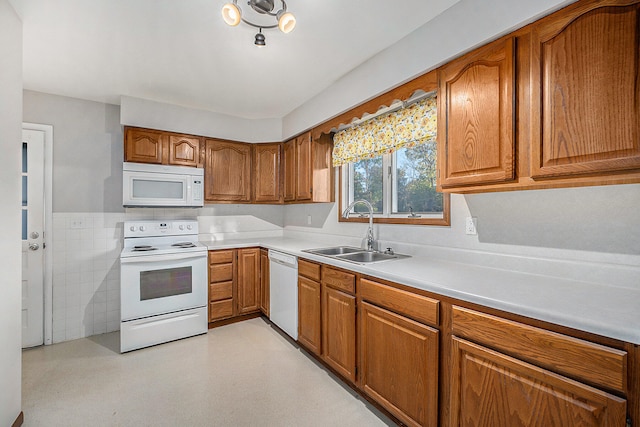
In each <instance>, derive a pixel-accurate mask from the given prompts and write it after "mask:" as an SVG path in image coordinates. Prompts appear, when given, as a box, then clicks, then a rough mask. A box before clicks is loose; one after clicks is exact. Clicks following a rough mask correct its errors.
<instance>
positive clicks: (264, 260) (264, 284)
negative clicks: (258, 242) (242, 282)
mask: <svg viewBox="0 0 640 427" xmlns="http://www.w3.org/2000/svg"><path fill="white" fill-rule="evenodd" d="M269 283H270V282H269V251H267V250H266V249H260V311H261V312H262V314H264V315H265V316H267V317H269V307H270V306H271V304H270V292H271V288H270V286H269Z"/></svg>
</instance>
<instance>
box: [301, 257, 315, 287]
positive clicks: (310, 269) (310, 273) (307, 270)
mask: <svg viewBox="0 0 640 427" xmlns="http://www.w3.org/2000/svg"><path fill="white" fill-rule="evenodd" d="M298 274H299V275H300V276H304V277H307V278H309V279H311V280H315V281H316V282H319V281H320V264H316V263H314V262H309V261H305V260H303V259H300V258H298Z"/></svg>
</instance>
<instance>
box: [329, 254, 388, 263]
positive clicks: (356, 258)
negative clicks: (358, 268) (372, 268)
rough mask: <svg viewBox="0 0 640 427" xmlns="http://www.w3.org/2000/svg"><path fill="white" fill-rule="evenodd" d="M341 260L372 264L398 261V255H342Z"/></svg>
mask: <svg viewBox="0 0 640 427" xmlns="http://www.w3.org/2000/svg"><path fill="white" fill-rule="evenodd" d="M336 258H340V259H342V260H345V261H351V262H357V263H366V264H368V263H370V262H378V261H387V260H390V259H398V258H399V256H398V255H395V254H394V255H389V254H383V253H380V252H368V251H367V252H356V253H352V254H346V255H341V256H340V257H336Z"/></svg>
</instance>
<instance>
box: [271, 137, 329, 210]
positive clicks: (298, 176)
mask: <svg viewBox="0 0 640 427" xmlns="http://www.w3.org/2000/svg"><path fill="white" fill-rule="evenodd" d="M332 144H333V141H332V139H331V136H329V135H326V134H323V135H320V136H319V137H318V138H316V139H312V138H311V132H305V133H303V134H302V135H300V136H298V137H296V138H293V139H291V140H289V141H287V142H285V143H284V156H283V157H284V166H283V170H284V201H285V202H333V201H334V194H333V193H334V191H333V190H334V185H333V183H334V176H333V166H332V163H331V150H332V148H333V145H332Z"/></svg>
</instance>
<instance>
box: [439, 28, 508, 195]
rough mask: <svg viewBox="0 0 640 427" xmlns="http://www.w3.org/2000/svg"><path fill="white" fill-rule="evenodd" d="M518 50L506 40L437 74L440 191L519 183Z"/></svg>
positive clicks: (489, 46) (466, 56)
mask: <svg viewBox="0 0 640 427" xmlns="http://www.w3.org/2000/svg"><path fill="white" fill-rule="evenodd" d="M514 46H515V42H514V40H513V38H507V39H501V40H498V41H496V42H493V43H491V44H489V45H487V46H484V47H482V48H480V49H477V50H475V51H473V52H471V53H469V54H467V55H465V56H463V57H461V58H459V59H457V60H454V61H452V62H450V63H449V64H447V65H445V66H443V67H442V68H440V69H439V70H438V80H439V95H438V113H439V114H438V174H439V178H440V179H439V187H441V188H448V187H455V186H461V185H477V184H487V183H496V182H506V181H511V180H513V179H514V162H515V136H514V131H515V108H514V104H515V103H514V100H515V94H514V80H515V66H514V55H515V48H514Z"/></svg>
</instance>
